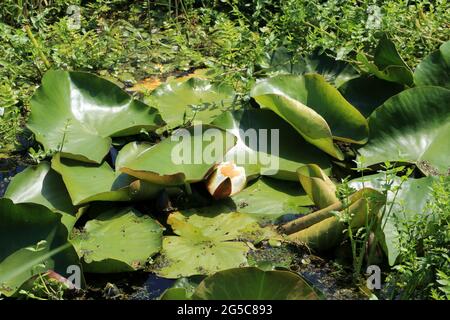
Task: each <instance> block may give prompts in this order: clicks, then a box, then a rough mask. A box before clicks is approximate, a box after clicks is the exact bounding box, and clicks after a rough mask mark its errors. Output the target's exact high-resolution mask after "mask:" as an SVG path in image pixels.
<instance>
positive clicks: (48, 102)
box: [27, 70, 164, 163]
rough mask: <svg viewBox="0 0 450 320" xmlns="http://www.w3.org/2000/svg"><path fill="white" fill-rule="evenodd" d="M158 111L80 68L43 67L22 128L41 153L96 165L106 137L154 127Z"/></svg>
mask: <svg viewBox="0 0 450 320" xmlns="http://www.w3.org/2000/svg"><path fill="white" fill-rule="evenodd" d="M162 125H164V122H163V121H162V119H161V116H160V115H159V113H158V111H157V110H156V109H154V108H150V107H149V106H147V105H145V104H144V103H142V102H139V101H137V100H134V99H132V98H131V97H130V96H129V95H128V94H127V93H125V92H124V91H122V90H121V89H120V88H119V87H117V86H116V85H115V84H113V83H111V82H109V81H107V80H105V79H102V78H100V77H98V76H95V75H93V74H89V73H84V72H66V71H54V70H51V71H48V72H47V73H46V74H45V75H44V77H43V79H42V86H41V87H40V88H39V89H38V90H37V91H36V93H35V94H34V95H33V97H32V99H31V114H30V117H29V120H28V124H27V126H28V127H29V128H30V129H31V131H32V132H33V133H34V134H35V136H36V140H37V141H39V142H40V143H42V144H43V146H44V148H45V150H47V151H50V150H52V151H60V152H61V154H62V156H63V157H66V158H72V159H76V160H82V161H87V162H94V163H100V162H101V161H102V159H103V157H104V156H105V155H106V154H107V153H108V151H109V149H110V147H111V137H121V136H126V135H132V134H137V133H139V132H140V131H141V129H145V130H155V129H156V128H159V127H161V126H162Z"/></svg>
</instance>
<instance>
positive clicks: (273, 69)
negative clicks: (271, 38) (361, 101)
mask: <svg viewBox="0 0 450 320" xmlns="http://www.w3.org/2000/svg"><path fill="white" fill-rule="evenodd" d="M330 55H331V52H327V51H326V52H323V53H319V52H318V51H316V52H315V53H313V54H311V55H309V56H306V57H294V55H293V54H292V53H291V52H289V51H288V50H287V49H286V48H284V47H280V48H278V49H276V50H275V51H274V52H272V54H266V57H265V61H264V62H263V63H262V67H263V68H264V69H266V73H267V74H269V75H276V74H286V73H290V74H296V75H302V74H305V73H318V74H320V75H322V76H323V77H324V78H325V80H326V81H327V82H329V83H331V84H333V85H334V86H335V87H337V88H338V87H340V86H341V85H342V84H344V83H345V82H347V81H349V80H350V79H353V78H356V77H358V72H357V71H356V69H355V68H354V67H352V66H351V65H350V64H349V63H348V62H345V61H341V60H335V59H333V58H332V57H330Z"/></svg>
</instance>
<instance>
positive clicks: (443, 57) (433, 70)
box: [414, 41, 450, 89]
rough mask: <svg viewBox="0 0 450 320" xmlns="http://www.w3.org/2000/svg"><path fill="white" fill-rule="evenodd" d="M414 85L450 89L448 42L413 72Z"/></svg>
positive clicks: (449, 44) (449, 47)
mask: <svg viewBox="0 0 450 320" xmlns="http://www.w3.org/2000/svg"><path fill="white" fill-rule="evenodd" d="M414 83H415V84H416V85H417V86H440V87H444V88H447V89H450V41H447V42H445V43H444V44H442V45H441V47H440V48H439V50H437V51H435V52H433V53H431V54H430V55H429V56H427V57H426V58H425V59H423V61H422V62H421V63H419V65H418V66H417V68H416V70H415V71H414Z"/></svg>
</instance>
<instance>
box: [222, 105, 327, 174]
mask: <svg viewBox="0 0 450 320" xmlns="http://www.w3.org/2000/svg"><path fill="white" fill-rule="evenodd" d="M213 124H214V125H216V126H218V127H220V128H222V129H226V130H227V131H228V132H230V133H232V134H234V135H235V136H236V138H237V142H236V145H235V146H234V147H233V148H232V149H231V150H230V151H228V153H227V154H226V156H225V160H226V161H233V162H234V163H235V164H237V165H238V166H243V167H244V168H245V173H246V175H247V177H249V178H252V177H256V176H258V175H260V174H261V175H267V176H271V177H273V178H279V179H286V180H297V174H296V170H297V168H298V167H299V166H301V165H303V164H305V163H310V162H313V163H317V164H318V165H319V166H320V167H322V168H323V169H325V170H326V169H329V168H330V162H329V160H328V156H327V155H325V154H324V153H323V152H321V150H319V149H317V148H315V147H314V146H312V145H311V144H309V143H307V142H306V141H305V140H304V139H303V138H302V137H301V136H299V134H298V133H297V132H296V131H295V130H294V129H293V128H292V127H291V126H290V125H289V124H288V123H286V122H285V121H284V120H283V119H281V118H280V117H279V116H277V115H276V114H275V113H274V112H272V111H271V110H261V109H257V110H253V109H250V110H238V111H235V112H226V113H224V114H222V115H221V116H220V117H218V118H216V119H215V120H214V122H213Z"/></svg>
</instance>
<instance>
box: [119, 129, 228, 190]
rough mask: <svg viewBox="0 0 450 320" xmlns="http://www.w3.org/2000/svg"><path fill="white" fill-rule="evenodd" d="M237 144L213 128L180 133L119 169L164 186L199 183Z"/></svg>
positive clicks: (140, 154)
mask: <svg viewBox="0 0 450 320" xmlns="http://www.w3.org/2000/svg"><path fill="white" fill-rule="evenodd" d="M235 141H236V138H235V137H234V136H233V135H232V134H230V133H226V132H225V131H223V130H221V129H219V128H217V127H213V126H202V125H196V126H193V127H190V128H187V129H178V130H177V131H175V132H174V133H173V134H172V136H171V137H169V138H167V139H165V140H163V141H162V142H160V143H158V144H156V145H154V146H151V147H148V148H147V149H145V150H143V151H141V152H140V153H139V154H138V155H137V156H136V157H135V158H134V159H133V160H132V161H129V162H128V161H127V163H126V164H121V165H119V166H117V169H119V170H120V171H122V172H124V173H127V174H129V175H131V176H134V177H136V178H139V179H142V180H145V181H149V182H152V183H155V184H160V185H183V184H185V183H192V182H198V181H202V180H204V179H205V177H206V176H207V175H208V173H209V172H210V170H211V168H213V167H214V165H215V164H216V163H218V162H221V161H222V159H223V156H224V155H225V154H226V152H227V151H228V150H229V149H231V148H232V147H233V146H234V144H235ZM124 148H127V146H125V147H124ZM128 148H135V146H128Z"/></svg>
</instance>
